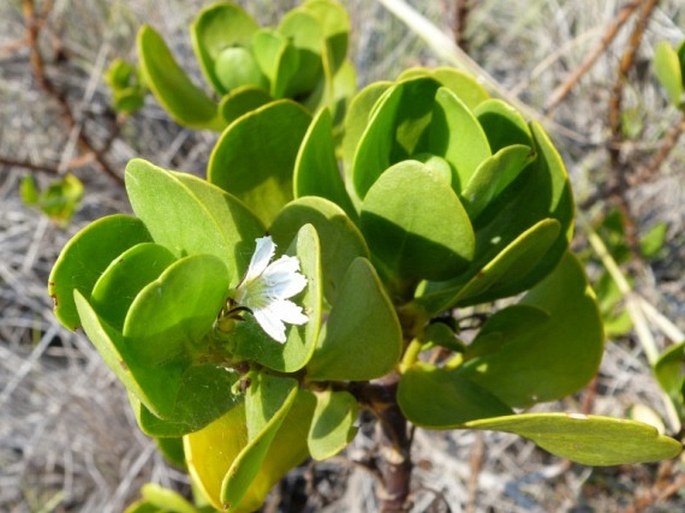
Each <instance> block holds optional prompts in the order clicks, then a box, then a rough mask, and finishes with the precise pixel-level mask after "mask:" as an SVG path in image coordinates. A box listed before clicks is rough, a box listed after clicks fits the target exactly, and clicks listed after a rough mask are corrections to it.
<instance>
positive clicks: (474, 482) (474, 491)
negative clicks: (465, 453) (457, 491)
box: [464, 432, 485, 513]
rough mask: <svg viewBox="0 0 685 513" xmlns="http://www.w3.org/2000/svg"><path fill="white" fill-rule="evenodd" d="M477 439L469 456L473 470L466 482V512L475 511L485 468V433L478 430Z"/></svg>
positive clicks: (472, 512) (473, 512)
mask: <svg viewBox="0 0 685 513" xmlns="http://www.w3.org/2000/svg"><path fill="white" fill-rule="evenodd" d="M475 435H476V441H475V443H474V444H473V448H472V449H471V458H469V466H470V467H471V472H470V474H469V480H468V483H467V484H466V490H467V493H468V495H467V499H466V506H465V507H464V511H465V513H475V511H476V505H477V499H478V476H480V471H481V469H482V468H483V454H484V452H485V441H484V440H483V433H480V432H476V433H475Z"/></svg>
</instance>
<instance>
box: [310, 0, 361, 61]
mask: <svg viewBox="0 0 685 513" xmlns="http://www.w3.org/2000/svg"><path fill="white" fill-rule="evenodd" d="M300 9H301V10H303V11H304V12H306V13H307V14H310V15H311V16H313V17H314V18H315V19H316V20H317V22H318V23H319V26H320V27H321V31H322V34H323V37H324V38H325V42H326V45H327V47H328V49H329V52H330V55H331V57H332V59H331V61H330V64H331V71H332V73H333V74H335V73H336V72H337V71H338V70H339V69H340V67H341V66H342V64H343V62H344V61H345V56H346V55H347V43H348V35H349V32H350V18H349V16H348V14H347V11H346V10H345V8H344V7H343V6H342V5H341V4H340V3H338V2H335V1H331V0H308V1H306V2H304V3H303V4H302V5H301V6H300Z"/></svg>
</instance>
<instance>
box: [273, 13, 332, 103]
mask: <svg viewBox="0 0 685 513" xmlns="http://www.w3.org/2000/svg"><path fill="white" fill-rule="evenodd" d="M278 32H279V33H280V34H281V35H283V36H285V37H286V39H288V41H289V42H290V44H291V45H292V47H293V48H294V49H295V51H296V52H297V57H296V59H297V72H296V73H294V74H292V75H291V77H290V80H289V81H288V83H287V84H288V85H287V87H286V88H285V91H284V96H287V97H290V98H294V97H297V96H300V95H305V94H307V93H308V92H310V91H312V89H314V88H315V87H316V85H317V83H318V82H319V81H320V80H321V78H322V76H323V69H322V63H321V52H322V51H323V46H324V34H323V30H322V27H321V25H320V24H319V22H318V21H317V19H316V18H315V17H314V16H312V15H310V14H308V13H307V12H306V11H304V10H303V9H293V10H292V11H290V12H288V13H286V15H285V16H283V18H282V19H281V23H280V25H279V26H278ZM279 72H280V69H279Z"/></svg>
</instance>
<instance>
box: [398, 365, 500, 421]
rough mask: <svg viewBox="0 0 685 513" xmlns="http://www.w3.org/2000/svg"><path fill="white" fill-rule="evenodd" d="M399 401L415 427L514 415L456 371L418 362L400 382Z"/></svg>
mask: <svg viewBox="0 0 685 513" xmlns="http://www.w3.org/2000/svg"><path fill="white" fill-rule="evenodd" d="M397 402H398V404H399V406H400V408H401V409H402V412H403V413H404V415H405V416H406V417H407V418H408V419H409V420H410V421H411V422H413V423H414V424H416V425H418V426H422V427H427V428H434V429H435V428H439V429H448V428H453V427H457V426H459V425H460V424H463V423H464V422H468V421H469V420H474V419H482V418H485V417H496V416H501V415H509V414H511V413H513V412H512V410H511V408H509V407H508V406H507V405H506V404H504V403H503V402H502V401H500V400H499V399H497V397H495V396H494V395H493V394H491V393H490V392H488V391H487V390H485V389H484V388H481V387H480V386H478V385H477V384H475V383H473V382H472V381H471V380H469V379H468V378H467V377H465V376H463V375H462V374H459V373H457V372H455V371H451V370H448V369H441V368H438V367H435V366H434V365H431V364H428V363H424V362H418V363H417V364H415V365H414V366H413V367H411V368H410V369H408V370H407V371H406V372H405V373H404V374H402V378H401V379H400V383H399V387H398V389H397Z"/></svg>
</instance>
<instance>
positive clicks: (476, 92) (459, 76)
mask: <svg viewBox="0 0 685 513" xmlns="http://www.w3.org/2000/svg"><path fill="white" fill-rule="evenodd" d="M420 77H431V78H433V79H435V80H437V81H438V82H440V84H441V85H443V86H445V87H447V89H449V90H450V91H452V92H453V93H454V94H456V95H457V96H458V97H459V99H460V100H461V101H462V102H464V104H465V105H466V106H467V107H468V108H469V109H470V110H474V109H475V108H476V106H478V105H479V104H480V103H482V102H484V101H485V100H487V99H488V98H490V95H489V94H488V92H487V91H486V89H485V88H484V87H483V86H482V85H480V84H479V83H478V81H477V80H476V79H475V78H474V77H473V76H472V75H469V74H468V73H464V72H463V71H459V70H458V69H455V68H450V67H440V68H435V69H430V68H421V67H417V68H409V69H406V70H404V71H403V72H402V73H400V75H399V76H398V77H397V80H398V81H402V80H411V79H414V78H420Z"/></svg>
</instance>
